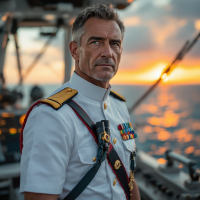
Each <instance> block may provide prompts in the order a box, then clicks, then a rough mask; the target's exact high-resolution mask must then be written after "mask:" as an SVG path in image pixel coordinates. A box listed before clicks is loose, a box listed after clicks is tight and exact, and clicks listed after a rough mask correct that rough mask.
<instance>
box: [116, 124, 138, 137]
mask: <svg viewBox="0 0 200 200" xmlns="http://www.w3.org/2000/svg"><path fill="white" fill-rule="evenodd" d="M118 129H119V131H120V133H121V136H122V139H123V140H129V139H133V138H137V134H136V133H135V131H134V130H133V127H132V125H131V122H128V123H124V124H119V125H118Z"/></svg>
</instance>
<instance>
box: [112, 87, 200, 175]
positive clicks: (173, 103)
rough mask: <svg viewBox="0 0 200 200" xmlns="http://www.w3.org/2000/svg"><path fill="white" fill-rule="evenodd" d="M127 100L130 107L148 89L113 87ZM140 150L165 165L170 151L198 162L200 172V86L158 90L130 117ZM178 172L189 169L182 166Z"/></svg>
mask: <svg viewBox="0 0 200 200" xmlns="http://www.w3.org/2000/svg"><path fill="white" fill-rule="evenodd" d="M114 88H115V89H116V91H118V92H119V93H120V94H122V95H123V96H125V97H126V99H127V103H126V104H127V107H128V108H131V106H132V105H133V103H134V102H136V100H137V99H138V98H139V97H140V96H141V95H142V94H143V93H144V92H145V91H146V90H147V89H148V88H149V86H114ZM130 116H131V122H132V124H133V125H134V126H135V129H136V132H137V135H138V138H137V139H136V145H137V148H138V149H141V150H143V151H145V152H147V153H148V154H149V155H152V156H153V157H155V158H157V159H158V162H159V163H165V162H166V160H165V151H166V150H168V149H170V150H173V151H175V152H176V153H178V154H182V155H184V156H186V157H188V158H190V159H193V160H195V161H196V162H197V167H198V168H200V85H178V86H177V85H176V86H174V85H173V86H172V85H171V86H166V85H165V86H163V85H160V86H158V87H157V88H156V89H155V90H154V91H153V92H152V93H151V95H150V96H148V98H146V99H145V101H144V102H142V103H141V105H140V106H138V107H137V108H136V109H135V110H134V112H131V113H130ZM179 168H183V170H184V171H187V169H186V168H185V167H184V166H183V165H182V164H179Z"/></svg>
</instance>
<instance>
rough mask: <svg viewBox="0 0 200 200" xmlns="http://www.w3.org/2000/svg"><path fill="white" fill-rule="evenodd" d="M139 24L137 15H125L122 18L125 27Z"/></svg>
mask: <svg viewBox="0 0 200 200" xmlns="http://www.w3.org/2000/svg"><path fill="white" fill-rule="evenodd" d="M139 24H140V18H139V17H135V16H134V17H127V18H125V19H124V25H125V26H126V27H128V26H137V25H139Z"/></svg>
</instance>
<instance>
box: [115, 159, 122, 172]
mask: <svg viewBox="0 0 200 200" xmlns="http://www.w3.org/2000/svg"><path fill="white" fill-rule="evenodd" d="M121 166H122V165H121V162H120V161H119V160H116V161H115V164H114V168H115V169H116V170H117V169H119V168H120V167H121Z"/></svg>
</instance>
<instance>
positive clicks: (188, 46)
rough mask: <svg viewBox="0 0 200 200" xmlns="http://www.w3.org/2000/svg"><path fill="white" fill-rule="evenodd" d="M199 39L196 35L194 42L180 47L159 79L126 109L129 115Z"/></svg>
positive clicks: (198, 35) (199, 34)
mask: <svg viewBox="0 0 200 200" xmlns="http://www.w3.org/2000/svg"><path fill="white" fill-rule="evenodd" d="M199 37H200V33H198V34H197V36H196V37H195V38H194V40H193V41H192V42H191V43H189V42H188V41H187V42H186V43H185V44H184V46H183V47H182V49H181V50H180V52H179V53H178V54H177V56H176V57H175V59H174V60H173V62H172V63H171V64H170V65H169V66H168V67H167V68H166V69H165V70H164V71H163V72H162V74H161V75H160V77H159V79H158V80H157V81H156V82H155V83H154V84H153V85H152V86H151V87H150V88H149V89H148V90H147V91H146V92H145V93H144V94H143V95H142V96H141V97H140V98H139V99H138V100H137V101H136V102H135V103H134V104H133V106H132V107H131V108H130V109H128V110H129V113H130V112H131V111H132V112H133V111H134V110H135V109H136V108H137V107H138V106H139V105H140V103H141V102H142V101H143V100H144V99H145V98H146V97H147V96H148V95H149V94H150V93H151V92H152V91H153V90H154V89H155V87H156V86H157V85H158V84H159V83H160V81H161V80H162V77H163V75H164V74H166V75H168V74H169V73H170V72H171V70H172V68H173V67H174V66H173V65H174V64H175V63H176V62H177V61H180V60H182V59H183V57H184V56H185V55H186V53H188V51H189V50H190V49H191V48H192V47H193V46H194V44H195V43H196V42H197V40H198V39H199Z"/></svg>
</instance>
